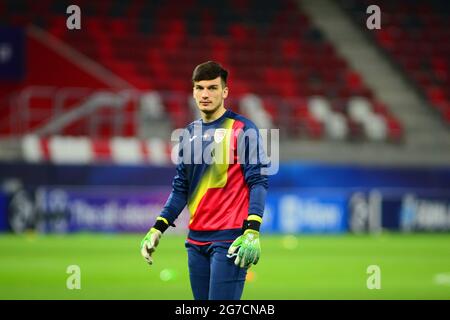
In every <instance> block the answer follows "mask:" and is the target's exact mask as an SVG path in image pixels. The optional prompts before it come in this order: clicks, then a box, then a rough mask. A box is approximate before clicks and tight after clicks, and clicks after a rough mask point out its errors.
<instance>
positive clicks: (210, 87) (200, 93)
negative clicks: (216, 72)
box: [193, 77, 228, 114]
mask: <svg viewBox="0 0 450 320" xmlns="http://www.w3.org/2000/svg"><path fill="white" fill-rule="evenodd" d="M193 95H194V99H195V102H196V103H197V106H198V108H199V109H200V111H201V112H203V113H207V114H213V113H214V112H216V111H217V110H218V109H220V108H223V100H224V99H225V98H226V97H227V96H228V87H225V88H224V87H223V85H222V80H221V79H220V77H217V78H216V79H213V80H202V81H198V82H195V83H194V89H193Z"/></svg>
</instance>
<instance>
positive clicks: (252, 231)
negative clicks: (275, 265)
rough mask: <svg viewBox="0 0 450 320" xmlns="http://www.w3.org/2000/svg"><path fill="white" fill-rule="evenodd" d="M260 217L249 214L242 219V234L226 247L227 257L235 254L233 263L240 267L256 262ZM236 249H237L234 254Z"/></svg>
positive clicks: (258, 250)
mask: <svg viewBox="0 0 450 320" xmlns="http://www.w3.org/2000/svg"><path fill="white" fill-rule="evenodd" d="M261 221H262V219H261V217H259V216H257V215H250V216H249V217H248V219H247V220H246V221H244V225H243V230H244V234H243V235H241V236H240V237H238V238H237V239H236V240H234V242H233V243H232V244H231V246H230V248H229V249H228V257H229V258H231V257H233V256H236V259H235V260H234V264H235V265H237V266H239V267H241V268H249V267H250V266H251V265H252V264H257V263H258V260H259V257H260V255H261V246H260V243H259V227H260V225H261ZM236 250H238V252H237V254H236Z"/></svg>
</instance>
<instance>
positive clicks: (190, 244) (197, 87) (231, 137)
mask: <svg viewBox="0 0 450 320" xmlns="http://www.w3.org/2000/svg"><path fill="white" fill-rule="evenodd" d="M227 76H228V72H227V71H226V70H225V69H223V68H222V66H221V65H220V64H218V63H216V62H213V61H208V62H205V63H202V64H200V65H198V66H197V67H196V68H195V70H194V72H193V75H192V82H193V96H194V99H195V101H196V104H197V106H198V108H199V110H200V113H201V119H199V120H197V121H194V122H192V123H191V124H189V125H188V127H187V128H186V129H187V130H186V131H185V132H187V134H184V135H183V136H182V142H181V143H180V152H179V156H180V160H181V161H179V164H177V168H176V172H177V174H176V176H175V178H174V180H173V183H172V187H173V189H172V193H171V194H170V196H169V198H168V200H167V202H166V204H165V206H164V208H163V210H162V212H161V214H160V216H159V217H158V218H157V219H156V222H155V224H154V226H153V227H152V228H151V229H150V231H149V232H148V233H147V235H146V236H145V238H144V239H143V240H142V242H141V253H142V255H143V256H144V258H145V259H146V261H147V262H148V263H149V264H152V262H153V260H152V253H153V252H154V251H155V248H156V247H157V245H158V243H159V241H160V239H161V235H162V233H164V231H165V230H166V229H167V228H168V227H169V226H174V224H173V223H174V221H175V219H176V218H177V217H178V215H179V214H180V212H181V211H182V210H183V208H184V207H185V206H186V205H187V206H188V209H189V211H190V222H189V234H188V237H187V240H186V245H185V246H186V248H187V252H188V266H189V275H190V282H191V288H192V292H193V296H194V299H196V300H207V299H210V300H213V299H214V300H217V299H227V300H238V299H240V298H241V295H242V291H243V289H244V282H245V277H246V273H247V268H249V267H250V266H251V265H252V264H256V263H257V262H258V259H259V257H260V253H261V249H260V243H259V228H260V224H261V222H262V216H263V212H264V204H265V198H266V193H267V187H268V181H267V180H268V179H267V175H265V174H264V169H265V168H266V165H265V164H264V161H262V160H263V159H265V154H264V150H263V148H262V146H261V143H260V142H261V140H260V135H259V131H258V129H257V128H256V126H255V125H254V124H253V123H252V122H251V121H250V120H248V119H246V118H244V117H243V116H241V115H239V114H236V113H234V112H232V111H230V110H227V109H226V108H225V106H224V99H225V98H226V97H227V95H228V87H227ZM199 151H200V152H199ZM213 160H214V161H213ZM221 160H224V161H221ZM234 257H236V258H235V259H233V258H234ZM233 260H234V261H233Z"/></svg>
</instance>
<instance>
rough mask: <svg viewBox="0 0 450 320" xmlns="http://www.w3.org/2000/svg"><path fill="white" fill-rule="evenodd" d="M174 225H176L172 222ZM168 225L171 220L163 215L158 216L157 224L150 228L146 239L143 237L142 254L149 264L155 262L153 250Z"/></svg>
mask: <svg viewBox="0 0 450 320" xmlns="http://www.w3.org/2000/svg"><path fill="white" fill-rule="evenodd" d="M172 226H174V225H173V224H172ZM168 227H169V222H168V221H167V220H166V219H165V218H163V217H158V218H157V219H156V222H155V225H154V226H153V227H152V228H151V229H150V230H149V232H147V234H146V235H145V237H144V239H142V241H141V255H142V256H143V257H144V259H145V261H147V263H148V264H149V265H152V264H153V258H152V254H153V252H155V250H156V247H157V246H158V244H159V240H160V239H161V237H162V234H163V233H164V231H166V229H167V228H168Z"/></svg>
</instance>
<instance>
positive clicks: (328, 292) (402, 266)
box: [0, 233, 450, 300]
mask: <svg viewBox="0 0 450 320" xmlns="http://www.w3.org/2000/svg"><path fill="white" fill-rule="evenodd" d="M142 236H143V235H140V234H127V235H124V234H120V235H119V234H117V235H114V234H112V235H111V234H74V235H52V236H44V235H33V234H28V235H24V236H15V235H8V234H0V299H172V300H173V299H175V300H176V299H192V295H191V291H190V285H189V278H188V270H187V255H186V251H185V248H184V239H185V238H184V236H175V235H165V236H164V238H163V239H162V240H161V242H160V245H159V247H158V250H157V251H156V253H155V255H154V258H155V263H154V265H153V266H151V267H150V266H148V265H147V264H146V263H145V261H144V260H143V258H142V257H141V256H140V252H139V243H140V240H141V238H142ZM261 245H262V256H261V260H260V262H259V263H258V265H256V266H253V267H252V268H251V269H250V270H251V273H250V275H249V277H250V278H249V281H247V283H246V285H245V289H244V294H243V299H246V300H249V299H267V300H269V299H270V300H272V299H288V300H294V299H295V300H297V299H450V234H408V235H406V234H391V233H388V234H382V235H378V236H371V235H349V234H347V235H321V236H318V235H314V236H313V235H311V236H306V235H301V236H298V237H295V238H294V237H284V236H280V235H278V236H276V235H264V234H263V235H262V237H261ZM69 265H78V266H79V267H80V270H81V278H80V279H81V289H79V290H76V289H75V290H69V289H67V287H66V281H67V279H68V277H69V276H70V274H68V273H66V270H67V267H68V266H69ZM370 265H377V266H379V267H380V272H381V288H380V289H379V290H377V289H372V290H369V289H368V288H367V279H368V277H369V276H370V274H368V273H367V267H368V266H370Z"/></svg>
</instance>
